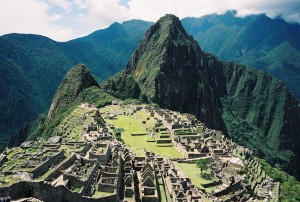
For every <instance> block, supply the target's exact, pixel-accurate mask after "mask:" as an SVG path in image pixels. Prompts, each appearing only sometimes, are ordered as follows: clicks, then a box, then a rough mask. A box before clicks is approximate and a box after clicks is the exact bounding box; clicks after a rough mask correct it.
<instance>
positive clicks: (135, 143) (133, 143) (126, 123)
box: [106, 115, 182, 158]
mask: <svg viewBox="0 0 300 202" xmlns="http://www.w3.org/2000/svg"><path fill="white" fill-rule="evenodd" d="M106 122H107V123H111V124H113V125H114V126H115V127H116V128H123V129H124V132H122V136H121V137H122V140H123V141H124V143H125V144H126V145H127V146H128V147H130V149H131V150H132V151H133V152H135V153H136V154H137V155H138V156H144V155H145V153H144V150H143V149H146V150H147V151H152V152H155V153H156V154H158V155H160V156H166V157H170V158H181V157H182V154H180V153H179V152H178V151H176V149H175V148H173V147H169V146H168V147H157V146H156V143H155V142H147V139H148V137H149V135H148V134H147V135H142V136H132V135H131V134H132V133H147V132H146V129H145V127H144V125H143V124H142V123H141V121H139V120H137V119H134V118H132V117H129V116H124V115H120V116H117V117H116V119H106Z"/></svg>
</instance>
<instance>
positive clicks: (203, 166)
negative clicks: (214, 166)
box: [196, 159, 210, 175]
mask: <svg viewBox="0 0 300 202" xmlns="http://www.w3.org/2000/svg"><path fill="white" fill-rule="evenodd" d="M209 163H210V159H199V160H197V161H196V166H197V168H200V171H201V175H202V172H203V170H204V171H206V170H207V169H208V165H209Z"/></svg>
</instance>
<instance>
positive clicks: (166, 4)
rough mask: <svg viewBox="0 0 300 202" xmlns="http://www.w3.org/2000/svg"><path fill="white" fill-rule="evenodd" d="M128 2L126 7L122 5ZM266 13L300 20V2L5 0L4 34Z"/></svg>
mask: <svg viewBox="0 0 300 202" xmlns="http://www.w3.org/2000/svg"><path fill="white" fill-rule="evenodd" d="M121 4H122V5H121ZM227 10H237V12H238V13H237V15H238V16H245V15H249V14H258V13H266V15H268V16H269V17H276V16H281V17H282V18H283V19H284V20H286V21H287V22H292V23H295V22H296V23H299V24H300V13H299V10H300V2H299V0H264V1H262V0H185V1H183V0H26V1H25V0H0V34H6V33H11V32H20V33H36V34H42V35H46V36H48V37H50V38H53V39H56V40H59V41H65V40H69V39H73V38H75V37H79V36H83V35H86V34H89V33H90V32H91V31H94V30H97V29H100V28H104V27H107V26H109V25H110V24H112V23H113V22H123V21H126V20H130V19H142V20H147V21H156V20H158V19H159V18H160V17H161V16H163V15H165V14H166V13H172V14H175V15H177V16H178V17H179V18H184V17H200V16H203V15H206V14H212V13H217V14H222V13H225V12H226V11H227Z"/></svg>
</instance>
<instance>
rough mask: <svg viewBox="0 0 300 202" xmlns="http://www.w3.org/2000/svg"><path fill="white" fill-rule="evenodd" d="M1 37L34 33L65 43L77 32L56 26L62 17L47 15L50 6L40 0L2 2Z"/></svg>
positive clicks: (0, 13)
mask: <svg viewBox="0 0 300 202" xmlns="http://www.w3.org/2000/svg"><path fill="white" fill-rule="evenodd" d="M0 8H1V9H0V27H1V28H0V35H2V34H7V33H34V34H41V35H44V36H48V37H50V38H52V39H55V40H59V41H65V40H68V39H70V38H72V37H73V36H74V33H75V31H74V30H72V29H71V28H68V27H62V26H59V25H56V24H54V22H55V21H58V20H60V19H61V17H62V16H61V15H60V14H57V15H52V16H49V15H48V14H47V11H48V8H49V5H48V4H46V3H44V2H41V1H38V0H26V1H23V0H1V1H0Z"/></svg>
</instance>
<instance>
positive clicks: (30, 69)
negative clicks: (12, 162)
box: [0, 11, 300, 144]
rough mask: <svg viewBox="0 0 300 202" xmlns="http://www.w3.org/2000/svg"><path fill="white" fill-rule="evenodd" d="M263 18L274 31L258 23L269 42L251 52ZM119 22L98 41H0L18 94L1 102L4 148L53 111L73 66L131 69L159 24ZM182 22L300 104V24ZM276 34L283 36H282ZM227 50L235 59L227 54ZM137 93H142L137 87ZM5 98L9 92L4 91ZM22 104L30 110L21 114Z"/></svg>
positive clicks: (206, 46) (215, 19)
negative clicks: (268, 78) (16, 134)
mask: <svg viewBox="0 0 300 202" xmlns="http://www.w3.org/2000/svg"><path fill="white" fill-rule="evenodd" d="M258 17H260V18H262V20H263V21H266V20H267V22H268V24H271V25H272V26H273V29H270V26H261V23H257V24H258V25H259V26H260V29H259V32H258V33H261V36H265V38H263V39H264V40H263V41H261V43H258V44H257V47H256V48H254V49H253V50H252V49H251V50H250V49H245V47H243V46H244V44H240V43H236V42H238V41H245V40H244V39H243V37H244V36H245V35H243V33H245V34H246V33H247V31H245V30H246V29H247V30H249V33H253V34H248V35H247V36H245V38H248V39H247V40H248V41H250V42H251V36H252V37H253V36H256V35H257V34H256V32H255V31H256V30H258V29H256V27H255V26H254V25H253V24H255V21H256V20H259V19H258ZM259 21H260V20H259ZM275 21H276V22H275ZM251 23H252V24H251ZM118 24H119V23H117V24H116V25H117V26H116V27H118V28H119V29H121V31H120V32H115V33H114V32H113V29H112V28H107V29H104V30H98V31H96V32H94V34H97V35H98V34H99V35H101V34H102V35H101V37H98V38H97V40H96V39H91V38H86V37H83V38H81V39H80V40H75V41H74V40H71V41H69V42H63V43H58V42H55V41H53V40H51V39H49V38H47V37H43V36H35V35H24V34H12V35H4V36H5V37H2V36H1V37H0V44H1V46H0V47H1V48H0V55H2V57H3V60H2V70H1V74H5V75H7V79H6V80H5V84H4V83H3V84H1V86H6V87H5V89H7V91H9V92H14V94H13V95H14V96H9V97H8V98H3V99H2V98H1V99H0V107H1V110H0V111H1V112H2V116H1V118H2V119H1V118H0V120H1V121H0V134H1V136H2V140H3V144H5V139H6V137H3V136H4V135H5V134H6V135H8V134H10V133H11V132H12V131H13V130H15V129H17V128H19V127H21V126H22V125H23V124H24V123H25V122H27V121H28V120H30V121H31V120H34V119H36V117H37V116H38V114H39V113H41V112H43V111H46V110H47V109H48V107H49V106H50V104H51V101H52V98H53V96H54V94H55V91H56V89H57V87H58V86H59V84H60V82H61V80H62V79H63V76H64V75H65V74H66V72H67V71H68V70H69V67H72V66H75V65H76V64H78V63H85V64H86V65H87V66H88V67H90V68H91V70H92V72H93V74H94V75H95V77H96V78H97V80H98V81H103V80H105V79H106V78H108V77H109V76H110V75H112V74H114V73H116V72H118V71H119V70H120V69H121V68H123V67H124V66H125V65H126V62H127V60H128V59H129V57H130V55H131V53H132V52H133V51H134V49H135V48H136V46H137V44H138V42H139V40H140V39H141V38H142V34H143V33H144V32H145V31H146V30H147V29H148V28H149V26H150V25H151V24H153V23H151V22H144V21H141V20H136V21H129V22H124V23H122V24H119V25H121V26H119V25H118ZM182 24H183V26H184V28H185V29H186V30H187V32H188V33H189V34H190V35H193V36H194V38H195V39H197V40H198V43H199V44H200V45H201V47H202V48H203V50H205V51H209V52H212V53H214V54H216V55H218V56H219V57H220V58H221V59H222V60H224V59H225V60H234V61H238V62H241V63H243V64H248V65H251V66H253V67H255V68H256V69H260V70H266V71H267V72H269V73H272V74H273V75H275V76H276V78H279V79H281V80H283V81H284V82H285V84H287V85H288V87H289V88H290V89H291V90H292V92H293V93H294V94H295V95H296V96H297V97H298V100H299V97H300V92H299V88H298V86H299V83H298V81H299V77H298V76H297V75H300V72H299V68H298V67H299V64H300V61H299V58H300V51H299V49H297V47H300V45H299V42H297V40H295V39H297V36H299V34H298V35H297V33H300V32H299V26H298V25H291V24H287V23H285V22H283V21H282V20H280V19H268V18H267V17H265V16H263V15H260V16H257V15H251V16H247V17H245V18H239V17H236V14H235V12H233V11H231V12H228V13H227V14H224V15H207V16H204V17H200V18H193V19H190V21H189V19H188V18H185V19H182ZM250 25H251V26H250ZM265 27H266V29H265ZM251 30H254V31H251ZM289 30H291V31H289ZM297 30H298V31H297ZM104 32H105V33H107V35H109V36H113V37H111V38H112V39H113V41H111V43H107V41H104V40H101V38H105V37H107V36H105V34H103V33H104ZM276 32H278V33H283V34H281V35H280V36H278V34H277V35H276ZM118 33H119V34H118ZM120 33H125V34H120ZM241 36H243V37H241ZM269 36H272V37H269ZM277 37H279V38H278V39H280V40H282V41H283V42H282V43H281V42H280V40H277V41H279V42H280V45H278V46H276V47H274V46H272V47H273V48H272V49H270V48H268V46H269V45H268V43H269V42H270V41H274V39H276V38H277ZM285 39H289V40H285ZM284 41H285V42H284ZM298 41H299V40H298ZM267 42H268V43H267ZM119 44H121V45H119ZM269 44H270V43H269ZM250 45H251V44H250ZM271 45H272V43H271ZM247 50H248V53H247ZM226 52H227V53H228V54H231V55H229V56H227V55H225V56H224V53H226ZM243 52H244V57H242V55H243ZM222 55H223V56H222ZM246 56H247V57H246ZM241 57H242V58H241ZM8 61H11V62H8ZM12 65H13V66H14V67H12ZM7 67H10V68H11V72H12V68H14V69H19V70H18V71H16V72H19V73H16V74H15V75H14V74H13V73H12V74H7V72H6V71H7V70H4V69H3V68H7ZM9 71H10V70H9ZM20 74H22V76H21V75H20ZM104 75H105V76H104ZM14 76H15V77H16V78H19V80H20V81H19V83H22V82H23V83H27V84H28V86H32V90H31V91H29V90H28V91H27V90H26V91H24V90H22V85H19V84H17V83H15V82H13V80H14V79H15V78H14ZM8 77H9V78H8ZM128 79H129V78H128ZM21 80H22V81H21ZM3 82H4V81H3ZM125 83H126V82H125ZM133 88H135V87H133ZM130 91H131V92H133V91H132V90H130ZM136 91H138V89H137V88H136ZM135 93H137V92H135ZM4 95H6V94H5V93H4ZM142 96H143V95H142ZM25 98H26V99H27V98H28V100H30V102H23V103H22V104H24V106H22V105H20V104H18V105H13V104H11V103H18V100H22V99H25ZM32 103H33V104H32ZM16 106H20V107H21V108H22V109H26V110H18V107H16ZM5 117H6V118H5ZM7 120H9V121H7ZM8 122H9V123H8ZM0 144H1V142H0Z"/></svg>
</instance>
